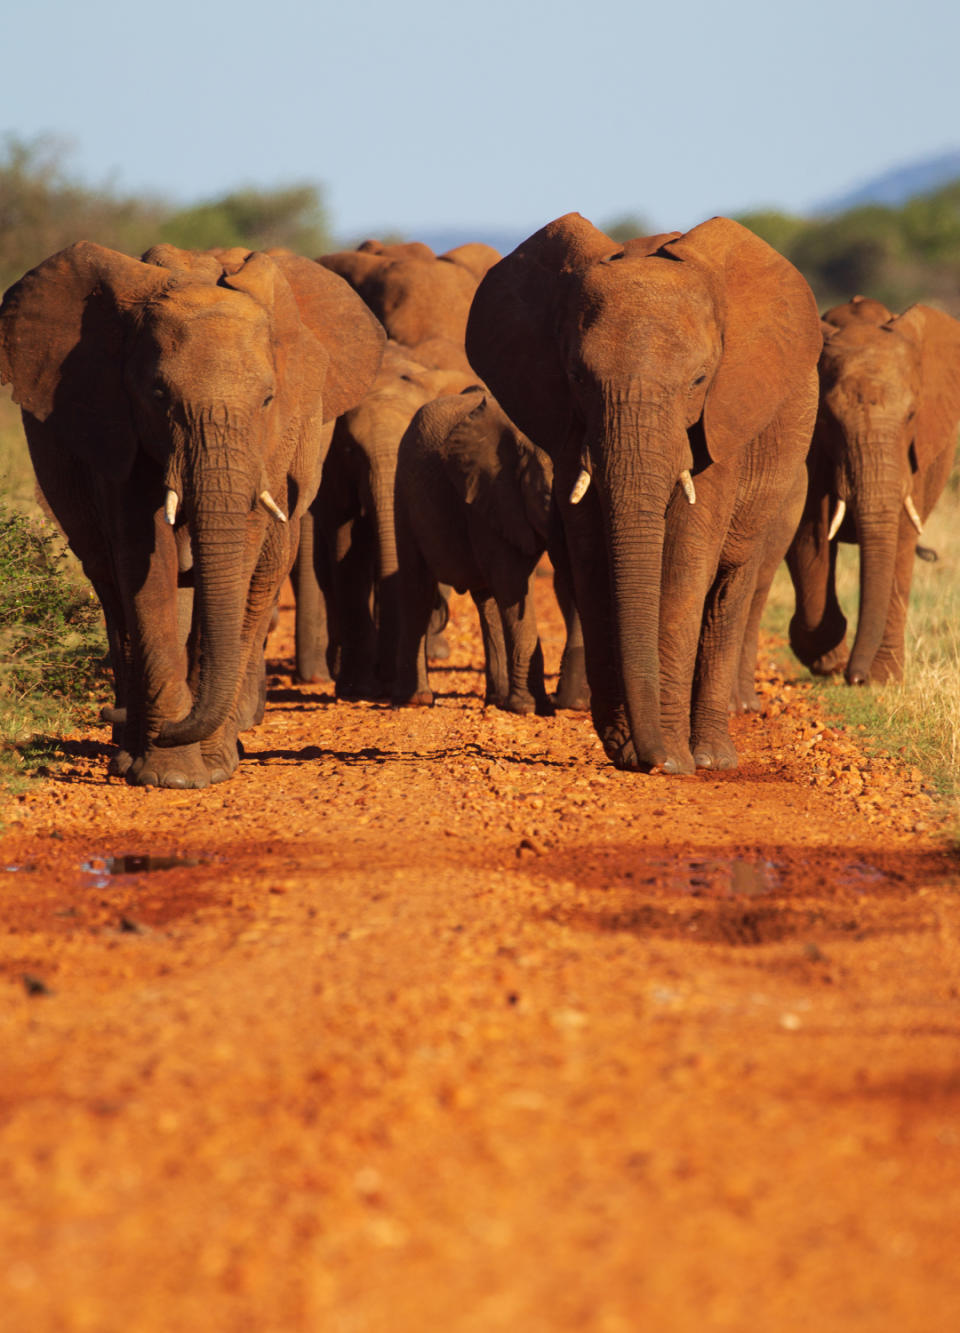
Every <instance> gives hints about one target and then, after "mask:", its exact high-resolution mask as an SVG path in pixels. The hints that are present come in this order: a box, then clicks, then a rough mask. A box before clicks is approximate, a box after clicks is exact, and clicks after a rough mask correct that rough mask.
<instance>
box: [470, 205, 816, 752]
mask: <svg viewBox="0 0 960 1333" xmlns="http://www.w3.org/2000/svg"><path fill="white" fill-rule="evenodd" d="M820 346H821V335H820V321H819V316H818V313H817V308H816V303H815V301H814V297H813V293H812V292H811V290H810V288H809V286H808V285H807V283H806V281H805V280H804V278H803V277H802V276H801V274H800V273H799V272H798V271H797V269H795V268H794V267H793V265H792V264H790V263H789V262H788V261H787V260H786V259H784V258H783V256H782V255H780V254H778V253H777V251H775V250H774V249H772V248H771V247H770V246H769V245H767V244H766V242H764V241H762V240H761V239H760V238H759V237H757V236H755V235H754V234H753V233H752V232H750V231H748V230H747V228H745V227H743V226H741V225H740V224H739V223H737V222H734V221H732V220H731V219H729V218H720V217H718V218H711V219H710V220H708V221H706V222H703V223H701V224H700V225H699V226H697V227H694V228H693V229H692V230H690V231H688V232H686V233H680V232H669V233H662V234H660V235H657V236H652V237H642V238H637V239H635V240H631V241H628V242H627V243H626V244H624V245H619V244H617V242H615V241H613V240H611V239H610V237H608V236H605V235H604V234H603V232H601V231H599V230H598V229H597V228H596V227H594V226H593V224H592V223H590V222H589V221H587V220H586V219H585V218H583V217H581V215H580V214H578V213H569V214H566V215H565V216H564V217H561V218H558V219H555V220H554V221H553V222H550V223H548V224H547V225H546V226H545V227H543V228H542V229H541V230H540V231H538V232H536V233H534V235H533V236H531V237H529V238H528V239H527V240H526V241H524V242H522V243H521V244H520V245H519V246H518V247H517V249H516V250H514V251H513V252H512V253H511V254H509V255H507V256H506V257H505V258H504V259H503V260H501V261H500V262H499V263H498V264H495V265H494V266H493V268H491V269H490V270H489V271H488V272H487V274H486V275H485V277H484V278H483V280H482V281H481V283H480V285H479V287H478V288H477V293H476V296H475V297H474V300H473V305H472V308H471V311H470V317H469V321H468V325H467V339H466V347H467V355H468V357H469V359H470V362H471V364H472V366H473V367H474V369H475V370H476V372H477V374H478V375H479V376H480V378H481V379H482V380H483V381H484V383H486V384H488V385H489V386H490V388H491V390H492V391H493V393H494V394H495V395H496V397H497V399H498V400H499V402H500V404H501V405H502V407H503V409H504V411H505V412H506V413H507V414H508V416H509V417H510V418H511V420H512V421H514V422H515V423H516V424H517V426H518V427H519V428H520V429H521V430H522V431H524V433H525V434H527V435H528V436H529V437H530V438H531V439H532V440H533V441H534V442H535V443H536V444H538V445H539V446H540V447H541V448H542V449H544V450H546V452H547V453H548V454H550V456H551V458H552V459H553V465H554V486H555V489H556V491H557V504H558V507H559V510H560V514H561V519H562V522H563V526H564V530H565V533H566V537H567V543H568V547H569V551H570V560H571V565H572V568H573V575H574V589H575V595H576V603H577V608H578V610H579V612H580V616H581V619H582V622H583V636H584V647H585V652H586V667H587V678H588V682H589V685H590V693H591V711H592V715H593V721H594V725H595V727H596V730H597V733H598V735H599V736H600V739H601V741H602V744H603V747H604V750H605V752H606V754H607V756H608V757H609V758H610V759H611V760H612V761H613V763H614V764H615V765H616V766H617V767H619V768H623V769H642V770H644V771H648V772H653V771H656V772H664V773H690V772H693V771H695V769H696V768H708V769H726V768H732V767H734V766H735V765H736V763H737V756H736V750H735V748H734V745H733V741H732V739H731V736H730V728H729V714H730V709H731V704H732V703H733V702H735V703H736V706H737V707H742V708H748V707H751V706H755V703H754V701H755V691H754V685H753V678H754V670H755V659H756V639H757V630H758V625H759V619H760V613H761V610H762V606H763V602H764V600H765V598H766V595H767V592H768V589H769V584H770V581H771V580H772V577H773V573H774V570H775V568H776V566H777V564H778V563H779V562H780V560H781V559H782V558H783V556H784V554H785V552H786V550H787V547H788V545H789V543H790V538H791V536H792V535H793V531H794V529H795V528H796V525H797V522H798V521H799V517H800V512H801V509H802V506H803V495H804V487H805V484H806V477H805V471H804V460H805V457H806V452H807V449H808V447H809V443H810V437H811V433H812V430H813V423H814V417H815V414H816V405H817V373H816V364H817V357H818V355H819V352H820Z"/></svg>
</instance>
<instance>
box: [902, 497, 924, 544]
mask: <svg viewBox="0 0 960 1333" xmlns="http://www.w3.org/2000/svg"><path fill="white" fill-rule="evenodd" d="M903 507H904V509H905V510H906V511H907V514H908V516H909V518H910V522H911V523H912V524H913V526H914V527H915V528H916V530H917V536H920V535H921V534H922V532H923V521H922V519H921V518H920V515H919V514H918V513H917V506H916V505H915V504H914V503H913V496H912V495H908V496H907V498H906V499H905V500H904V502H903Z"/></svg>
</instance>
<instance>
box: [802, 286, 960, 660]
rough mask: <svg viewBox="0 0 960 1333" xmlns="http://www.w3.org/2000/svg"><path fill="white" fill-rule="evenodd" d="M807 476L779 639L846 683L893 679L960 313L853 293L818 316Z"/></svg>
mask: <svg viewBox="0 0 960 1333" xmlns="http://www.w3.org/2000/svg"><path fill="white" fill-rule="evenodd" d="M823 335H824V345H823V352H822V354H821V357H820V411H819V414H818V417H817V425H816V429H815V431H814V435H813V444H812V446H811V449H810V458H809V463H808V467H809V473H810V485H809V490H808V494H807V502H806V506H805V508H804V512H803V518H802V521H801V523H800V526H799V528H798V530H797V534H796V536H795V538H794V540H793V542H792V544H791V546H790V550H789V552H788V556H787V563H788V565H789V568H790V573H791V576H792V578H793V584H794V589H795V593H796V612H795V614H794V616H793V619H792V621H791V623H790V643H791V646H792V648H793V650H794V652H795V653H796V654H797V656H798V657H799V658H800V660H801V662H803V663H804V664H805V665H806V666H808V667H809V668H810V669H811V670H812V671H813V672H815V673H817V674H820V675H826V674H830V673H831V672H834V671H845V674H846V678H847V680H848V682H849V683H850V684H851V685H860V684H865V683H866V682H868V681H878V682H879V681H886V680H900V679H901V678H902V676H903V664H904V626H905V621H906V613H907V603H908V601H909V597H910V583H911V580H912V577H913V561H914V552H915V549H916V540H917V534H918V532H920V531H921V529H922V526H923V523H924V521H925V520H926V518H927V517H928V515H929V513H930V511H931V510H932V509H933V506H934V505H935V504H936V501H937V499H938V498H939V496H940V493H941V491H942V490H943V488H944V485H945V484H946V480H947V477H948V475H949V473H950V468H951V466H952V464H953V459H954V455H955V453H956V443H957V427H958V424H960V322H958V321H957V320H955V319H952V318H951V317H950V316H949V315H945V314H943V313H942V312H941V311H939V310H933V309H931V307H929V306H924V305H913V306H911V307H910V308H909V309H908V310H906V311H904V313H903V314H902V315H894V314H893V313H892V312H891V311H890V310H888V309H887V307H886V306H885V305H882V304H881V303H880V302H879V301H874V300H871V299H869V298H865V297H860V296H855V297H854V298H853V300H851V301H848V302H846V303H845V304H844V305H839V306H835V307H834V308H833V309H832V310H828V311H827V313H826V314H825V315H824V317H823ZM841 541H845V542H858V543H859V545H860V614H859V619H858V621H857V632H856V637H855V639H854V642H853V649H852V651H851V652H850V654H849V659H848V654H847V645H846V630H847V621H846V618H845V616H844V614H843V612H842V610H841V609H840V604H839V601H838V599H837V593H836V586H835V565H836V557H837V544H838V542H841Z"/></svg>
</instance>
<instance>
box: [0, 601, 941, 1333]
mask: <svg viewBox="0 0 960 1333" xmlns="http://www.w3.org/2000/svg"><path fill="white" fill-rule="evenodd" d="M537 596H538V600H539V602H540V609H541V616H542V622H543V625H544V629H545V633H544V640H545V651H546V656H547V664H548V667H552V668H553V669H554V670H555V668H556V662H557V660H558V657H559V648H560V643H559V633H560V624H559V616H558V615H557V614H556V613H555V612H554V611H553V609H552V607H551V606H550V603H549V583H548V581H547V580H545V579H540V580H538V581H537ZM450 637H451V641H452V647H453V653H452V657H451V658H450V660H449V662H448V663H446V664H445V665H444V666H443V667H442V668H438V669H437V670H436V671H435V673H434V676H433V680H434V685H435V688H436V689H437V692H438V705H437V707H435V708H434V709H432V710H414V711H400V712H394V711H391V710H390V709H389V708H386V707H380V706H376V705H371V704H335V703H334V702H333V700H332V698H331V697H330V696H329V695H327V694H323V693H322V692H321V691H320V690H319V689H318V688H317V687H310V686H296V685H294V684H293V683H292V682H291V678H290V666H291V658H292V644H291V635H290V609H289V607H287V608H285V609H284V613H283V616H282V619H281V624H280V627H279V629H278V631H277V632H276V634H275V635H274V637H273V639H272V640H271V643H270V656H271V673H272V674H271V678H270V679H271V689H270V695H269V699H270V702H269V704H268V712H267V716H266V719H265V721H264V723H263V725H262V726H260V727H259V728H258V729H257V730H256V731H254V732H251V733H250V734H249V735H248V736H247V737H245V746H246V758H245V760H244V761H243V763H242V765H241V768H240V770H239V772H238V774H237V775H236V777H235V778H234V779H233V780H232V781H230V782H229V783H227V784H225V785H223V786H219V787H215V788H212V789H210V790H208V791H206V792H203V793H199V794H191V793H186V792H165V791H139V790H134V789H131V788H128V787H126V786H125V785H123V784H122V783H121V782H118V781H115V780H108V779H107V778H106V777H105V770H106V756H107V746H106V738H107V733H106V731H105V729H103V728H99V729H96V730H91V731H90V732H84V733H82V734H78V735H76V736H74V737H71V738H70V740H69V743H68V750H69V753H70V756H71V758H70V760H69V766H68V767H66V768H65V769H64V770H63V771H62V772H60V773H57V774H55V775H54V776H52V777H51V778H49V779H47V780H44V781H38V782H37V783H36V785H35V786H34V787H33V788H32V790H31V791H30V793H29V794H28V795H27V796H25V797H22V798H20V799H19V800H11V801H10V802H8V804H7V806H6V808H5V810H4V811H3V816H4V818H5V821H6V830H5V833H4V835H3V838H2V844H0V867H2V873H0V890H2V894H3V930H2V933H0V1032H2V1044H3V1054H2V1081H0V1299H2V1305H0V1327H2V1328H3V1329H4V1330H5V1331H6V1330H9V1331H10V1333H74V1331H75V1330H76V1331H78V1333H79V1331H81V1330H82V1331H83V1333H87V1331H89V1333H194V1331H195V1330H196V1333H274V1331H275V1330H276V1331H277V1333H381V1330H382V1331H383V1333H425V1331H426V1330H444V1331H446V1330H451V1331H452V1333H500V1331H501V1330H503V1331H504V1333H563V1331H565V1330H588V1331H589V1333H594V1331H596V1333H636V1331H639V1330H643V1331H644V1333H646V1331H647V1330H649V1331H650V1333H695V1331H696V1333H703V1331H704V1330H715V1329H716V1330H719V1329H723V1330H733V1331H734V1333H792V1331H793V1330H797V1333H799V1331H800V1330H803V1333H809V1331H810V1330H817V1333H825V1331H832V1330H837V1333H840V1331H841V1330H842V1333H857V1331H859V1330H864V1331H869V1333H886V1331H887V1330H890V1333H894V1330H895V1331H896V1333H941V1331H942V1333H956V1330H957V1329H958V1328H960V1257H958V1256H960V895H958V884H960V878H958V865H957V860H956V857H955V854H954V852H953V849H952V846H951V844H950V843H949V841H948V839H947V837H946V834H945V832H944V830H943V826H942V824H941V823H940V821H939V815H938V809H937V807H936V806H935V805H934V803H933V802H932V800H931V799H930V797H929V796H928V795H927V794H925V793H924V791H923V790H922V785H921V783H922V779H921V775H920V774H919V773H918V772H916V771H915V770H910V769H908V768H905V767H904V766H902V765H898V764H896V763H895V762H893V761H892V760H879V759H874V760H872V761H870V760H866V759H865V758H864V756H863V754H862V752H861V750H860V749H859V748H858V746H857V737H856V734H855V733H849V732H845V731H841V730H835V729H831V728H830V727H827V726H825V725H824V724H823V721H822V719H821V718H820V717H819V716H818V715H817V712H816V709H815V706H814V704H813V703H812V701H811V699H810V697H809V695H808V694H807V693H806V690H805V687H804V686H803V685H801V684H789V683H784V681H783V679H782V678H780V677H778V676H777V675H776V674H775V673H774V672H773V670H772V669H771V670H770V671H769V672H768V673H767V674H766V678H765V679H764V681H763V686H762V688H763V693H764V700H765V708H764V714H763V716H761V717H760V718H748V719H742V720H740V721H738V722H737V723H736V740H737V745H738V748H739V751H740V755H741V761H742V762H741V767H740V769H739V771H738V772H735V773H731V774H723V775H710V774H705V773H702V774H698V775H697V776H695V777H691V778H679V779H663V778H649V777H640V776H636V775H627V774H621V773H617V772H616V771H615V770H614V769H613V768H612V767H611V766H610V765H609V764H608V763H606V762H605V760H604V758H603V755H602V752H601V750H600V748H599V744H598V742H597V740H596V738H595V735H594V733H593V730H592V727H591V725H590V723H589V720H588V719H587V718H586V717H583V716H574V715H570V714H565V715H561V716H558V717H557V718H555V719H539V718H516V717H512V716H508V715H506V714H504V713H500V712H497V711H494V710H485V709H484V708H483V706H482V700H481V695H482V672H481V666H482V662H481V657H480V648H479V635H478V633H477V629H476V625H475V616H474V613H473V609H472V605H471V604H470V602H469V600H468V599H455V606H454V618H453V622H452V630H451V635H450ZM123 858H127V859H126V860H124V859H123ZM151 858H152V859H151ZM171 862H173V864H171Z"/></svg>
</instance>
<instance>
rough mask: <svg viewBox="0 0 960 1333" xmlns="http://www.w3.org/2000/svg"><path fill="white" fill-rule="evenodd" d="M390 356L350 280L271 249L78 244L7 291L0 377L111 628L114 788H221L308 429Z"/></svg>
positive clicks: (275, 583) (310, 475)
mask: <svg viewBox="0 0 960 1333" xmlns="http://www.w3.org/2000/svg"><path fill="white" fill-rule="evenodd" d="M385 341H386V339H385V335H384V333H383V330H382V329H381V327H380V325H379V323H378V322H377V320H376V319H375V318H374V316H373V315H372V314H371V312H370V311H369V309H368V307H367V306H366V305H365V304H364V302H362V301H361V300H360V299H358V297H357V295H356V293H355V292H354V291H353V290H352V289H351V288H350V286H349V285H348V284H347V283H345V282H343V281H342V279H340V278H338V277H337V276H336V275H335V274H333V273H330V272H328V271H327V270H325V269H323V268H321V267H320V266H319V265H317V264H315V263H313V262H312V261H311V260H307V259H303V258H300V257H298V256H296V255H293V254H291V253H289V252H285V251H270V252H250V251H246V250H239V249H236V250H229V251H209V252H191V251H183V250H178V249H176V248H175V247H172V246H158V247H154V249H152V250H149V251H147V253H146V254H145V255H144V256H143V258H142V259H133V258H131V257H129V256H127V255H124V254H120V253H118V252H116V251H114V250H110V249H107V248H105V247H103V246H100V245H96V244H93V243H91V242H87V241H81V242H77V243H76V244H74V245H71V246H68V247H67V248H66V249H65V250H62V251H60V252H59V253H57V254H55V255H53V256H51V257H50V258H49V259H46V260H44V261H43V262H42V263H41V264H40V265H38V266H37V267H36V268H34V269H32V270H31V271H30V272H29V273H27V274H26V275H25V276H24V277H23V278H21V279H20V281H19V282H17V283H16V284H15V285H14V286H13V287H11V288H10V290H9V291H8V292H7V293H6V296H5V297H4V301H3V306H2V308H0V378H2V380H3V381H4V382H7V381H12V384H13V394H14V399H15V400H16V401H17V402H18V403H19V404H20V407H21V412H22V416H23V422H24V428H25V432H26V436H27V442H28V446H29V449H30V455H31V459H32V462H33V466H34V469H35V472H36V475H37V480H38V483H39V487H40V490H41V491H42V493H43V495H44V496H45V497H46V500H47V502H48V503H49V505H50V508H51V509H52V510H53V512H54V514H55V515H56V518H57V521H58V522H59V523H60V525H61V527H62V528H63V529H64V532H65V533H66V536H67V539H68V541H69V543H70V545H71V547H72V548H73V550H74V551H75V552H76V554H77V555H78V557H79V558H80V560H81V562H82V565H83V568H84V570H85V572H86V574H87V576H88V577H89V579H90V580H91V582H92V583H93V586H94V589H95V590H96V593H97V595H98V597H99V599H100V602H101V605H102V607H103V611H104V617H105V620H106V624H107V633H108V639H109V643H110V650H111V658H112V663H113V670H114V678H115V688H116V697H117V717H118V723H117V727H116V728H115V734H114V739H115V741H117V743H118V744H119V753H118V754H117V755H115V756H114V758H113V760H112V761H111V769H112V771H113V772H115V773H118V774H123V775H125V776H126V778H127V780H128V781H131V782H133V783H136V784H139V785H141V786H162V787H179V788H201V787H205V786H207V785H208V784H210V783H216V782H221V781H224V780H225V779H227V778H229V777H230V776H231V774H232V773H233V772H234V770H235V768H236V766H237V763H238V746H237V732H238V730H239V728H240V726H241V725H242V723H243V722H244V721H246V720H248V719H250V718H252V717H255V716H256V714H257V712H258V695H259V693H260V690H261V687H262V686H261V682H262V675H263V663H262V647H263V644H264V641H265V638H266V633H267V628H268V625H269V620H270V616H271V612H272V610H273V607H274V603H275V599H276V594H277V591H278V589H279V586H280V584H281V582H282V580H283V579H284V578H285V577H286V575H287V573H288V571H289V569H290V566H291V563H292V560H293V555H294V543H295V541H296V540H297V537H298V535H299V527H300V516H301V514H302V513H303V511H304V509H305V508H306V506H307V504H308V503H309V501H310V499H311V498H312V497H313V495H314V494H315V492H316V487H317V482H318V478H319V471H320V464H321V461H322V460H321V457H320V450H321V447H322V438H323V431H322V427H323V423H324V422H325V421H326V420H330V419H332V418H334V417H337V416H339V415H340V414H342V413H343V412H345V411H347V410H348V409H349V408H350V407H351V406H353V404H354V403H356V402H358V401H359V400H360V398H362V396H363V394H364V393H365V392H366V390H367V388H368V386H369V385H370V383H371V382H372V380H373V378H374V376H375V374H376V372H377V369H378V367H379V364H380V361H381V358H382V356H383V349H384V344H385ZM185 531H186V532H187V533H188V537H189V547H190V555H191V562H192V578H193V582H194V584H195V594H194V600H195V607H194V614H193V627H192V629H191V631H190V635H189V641H188V642H187V643H186V644H184V642H183V634H182V631H181V633H180V634H178V632H177V603H178V596H177V590H178V572H179V571H178V566H182V565H184V563H185V562H184V559H183V549H184V546H185V539H184V536H183V534H184V532H185Z"/></svg>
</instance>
